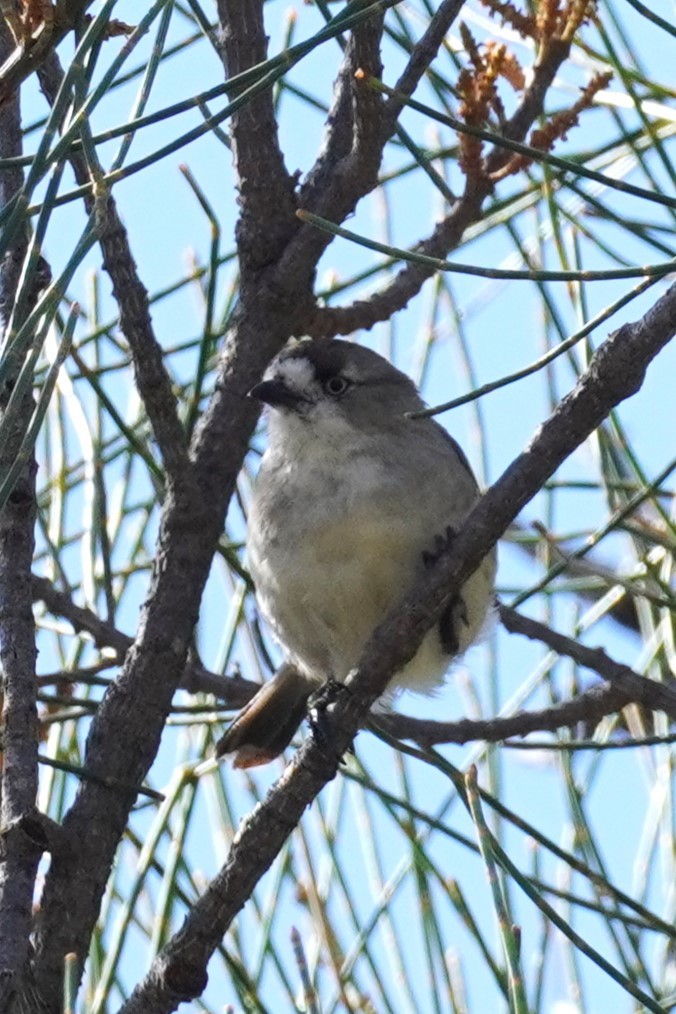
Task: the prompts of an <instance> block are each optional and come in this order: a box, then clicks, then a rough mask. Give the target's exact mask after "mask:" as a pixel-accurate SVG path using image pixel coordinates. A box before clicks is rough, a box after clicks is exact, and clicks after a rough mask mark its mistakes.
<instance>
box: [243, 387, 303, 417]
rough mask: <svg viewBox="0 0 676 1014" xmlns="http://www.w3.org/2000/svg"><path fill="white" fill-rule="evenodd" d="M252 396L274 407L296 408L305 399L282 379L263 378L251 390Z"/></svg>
mask: <svg viewBox="0 0 676 1014" xmlns="http://www.w3.org/2000/svg"><path fill="white" fill-rule="evenodd" d="M249 397H250V398H256V400H257V401H262V402H263V404H265V405H271V406H272V407H273V408H288V409H292V410H293V409H295V408H298V405H299V403H300V402H301V401H305V399H304V398H302V397H301V396H300V395H299V394H297V393H296V392H295V391H292V390H291V389H290V388H288V387H287V386H286V384H285V383H284V382H283V381H281V380H262V381H261V383H260V384H256V386H255V387H252V388H251V390H250V391H249Z"/></svg>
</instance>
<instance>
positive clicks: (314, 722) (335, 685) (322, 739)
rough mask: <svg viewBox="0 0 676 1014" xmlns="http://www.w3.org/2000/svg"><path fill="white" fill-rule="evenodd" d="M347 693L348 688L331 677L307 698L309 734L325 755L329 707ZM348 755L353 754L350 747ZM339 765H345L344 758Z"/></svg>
mask: <svg viewBox="0 0 676 1014" xmlns="http://www.w3.org/2000/svg"><path fill="white" fill-rule="evenodd" d="M349 693H351V691H350V689H349V687H346V686H345V684H344V683H340V682H339V681H338V680H335V679H333V677H329V679H327V681H326V682H325V683H323V684H322V685H321V687H320V688H319V690H316V691H315V693H313V694H311V695H310V697H309V698H308V702H307V720H308V724H309V726H310V733H311V735H312V738H313V739H314V741H315V743H316V744H317V746H318V747H319V749H320V750H321V751H322V752H323V753H326V750H327V747H328V746H329V743H330V740H331V734H330V730H331V727H330V722H329V709H330V707H331V705H333V704H335V703H336V701H337V700H338V698H339V697H341V696H342V695H343V694H349ZM348 753H354V749H353V747H352V746H350V748H349V750H348ZM340 763H341V764H344V763H345V758H344V757H341V758H340Z"/></svg>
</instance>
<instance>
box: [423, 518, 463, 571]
mask: <svg viewBox="0 0 676 1014" xmlns="http://www.w3.org/2000/svg"><path fill="white" fill-rule="evenodd" d="M455 535H456V531H455V528H453V527H452V525H446V529H445V531H444V534H443V535H435V536H434V549H425V550H423V555H422V558H423V563H424V564H425V566H426V567H428V568H429V567H433V566H434V564H435V563H436V562H437V560H438V559H439V557H440V556H443V554H444V553H446V552H447V551H448V550H449V549H450V546H451V543H452V542H453V539H454V538H455Z"/></svg>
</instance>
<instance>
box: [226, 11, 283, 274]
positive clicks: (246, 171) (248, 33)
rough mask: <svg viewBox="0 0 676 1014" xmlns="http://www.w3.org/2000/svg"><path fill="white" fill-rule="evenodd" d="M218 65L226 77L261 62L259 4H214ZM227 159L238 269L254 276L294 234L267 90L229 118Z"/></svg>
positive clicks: (265, 46)
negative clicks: (234, 197)
mask: <svg viewBox="0 0 676 1014" xmlns="http://www.w3.org/2000/svg"><path fill="white" fill-rule="evenodd" d="M216 6H217V10H218V17H219V20H220V24H221V37H222V40H223V63H224V66H225V70H226V73H227V74H228V75H229V76H230V77H234V76H235V75H236V74H239V73H241V72H242V71H244V70H248V69H249V68H250V67H254V66H255V65H256V64H259V63H263V62H264V61H265V60H266V59H267V50H268V44H267V37H266V35H265V25H264V21H263V4H262V3H261V2H259V0H245V2H243V0H217V5H216ZM231 135H232V154H233V159H234V163H235V170H236V173H237V179H238V188H239V206H240V216H239V221H238V223H237V228H236V237H237V249H238V253H239V258H240V265H241V267H242V268H243V269H244V270H245V273H246V271H247V270H249V269H250V270H260V269H261V268H264V267H265V266H266V265H267V264H271V263H274V262H275V261H276V260H277V259H278V257H279V256H280V254H281V252H282V250H283V249H284V248H285V246H286V245H287V243H288V241H289V237H290V236H291V235H292V234H293V233H294V232H296V231H297V230H298V222H297V220H296V218H295V211H296V200H295V195H294V185H295V184H294V180H293V178H292V177H291V176H290V175H289V173H288V172H287V169H286V166H285V164H284V157H283V155H282V152H281V149H280V147H279V140H278V135H277V120H276V118H275V112H274V107H273V97H272V90H271V89H270V88H267V89H265V90H264V91H262V92H260V93H259V94H258V95H256V96H255V97H254V98H253V99H252V100H251V101H249V102H247V103H245V104H244V105H243V106H242V107H241V108H240V109H238V110H237V112H236V113H235V114H234V116H233V117H232V121H231Z"/></svg>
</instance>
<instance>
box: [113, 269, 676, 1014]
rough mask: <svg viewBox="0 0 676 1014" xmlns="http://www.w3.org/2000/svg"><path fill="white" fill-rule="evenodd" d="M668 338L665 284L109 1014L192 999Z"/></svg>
mask: <svg viewBox="0 0 676 1014" xmlns="http://www.w3.org/2000/svg"><path fill="white" fill-rule="evenodd" d="M675 333H676V284H674V285H673V286H672V287H671V288H670V289H669V290H668V292H667V293H666V294H665V295H664V296H662V298H661V299H660V300H658V302H657V303H656V304H655V306H654V307H653V308H652V309H651V310H649V311H648V313H647V314H646V315H645V316H644V317H643V318H642V319H641V320H639V321H637V322H636V323H634V324H627V325H625V326H624V327H622V328H621V329H620V330H619V331H617V332H615V334H613V335H612V336H611V337H610V338H609V339H608V340H607V341H606V342H605V343H604V345H602V346H601V348H600V349H599V350H598V351H597V352H596V353H595V355H594V356H593V357H592V359H591V362H590V364H589V368H588V370H587V371H586V373H585V374H584V375H583V376H582V377H581V378H580V380H579V381H578V383H577V385H576V387H575V389H574V390H573V391H572V392H571V393H570V394H569V395H567V396H566V397H565V398H564V399H563V401H562V402H561V403H560V404H559V405H558V407H557V408H556V410H555V411H554V413H553V414H552V416H551V417H550V418H549V419H548V420H547V421H546V422H545V423H544V425H543V426H541V427H540V429H539V430H538V432H537V433H536V435H535V436H534V437H533V439H532V441H531V443H530V444H529V446H528V447H527V448H526V450H525V451H524V452H523V453H522V454H521V455H520V456H519V457H518V458H517V459H516V460H515V461H514V462H512V464H511V465H510V466H509V467H508V469H507V470H506V471H505V473H504V474H503V475H502V476H501V478H500V479H499V480H498V481H497V482H496V483H495V484H494V485H493V486H492V487H491V488H490V489H489V490H488V491H487V493H486V494H485V495H484V496H483V497H482V498H481V500H480V501H479V503H478V504H477V505H476V506H475V507H474V509H473V510H472V511H471V513H470V514H469V516H468V517H467V519H466V522H465V524H464V526H463V528H462V529H461V531H460V532H459V533H458V535H457V537H456V538H455V539H454V541H453V544H452V546H451V549H450V551H449V553H448V555H447V556H446V557H442V558H441V559H440V561H439V563H438V566H437V568H436V569H435V570H433V571H432V572H430V573H429V574H428V575H426V576H425V577H424V578H423V579H422V580H421V581H419V582H418V583H417V584H416V586H415V587H414V588H413V589H412V590H411V591H410V593H409V594H408V595H407V596H406V598H405V599H404V600H403V602H402V603H401V604H400V605H399V606H397V607H396V609H394V610H393V611H392V612H391V613H390V614H389V616H388V617H386V619H385V620H384V622H383V623H382V624H381V625H380V626H379V627H378V628H377V630H376V631H375V632H374V634H373V635H372V637H371V638H370V639H369V642H368V644H367V645H366V648H365V649H364V653H363V655H362V658H361V660H360V664H359V666H358V668H357V670H356V671H355V672H354V673H352V674H351V676H350V678H349V680H348V685H349V687H350V690H351V691H352V692H351V693H349V694H348V693H345V694H342V695H341V696H340V697H339V699H338V701H337V703H336V705H335V710H334V711H333V712H332V713H331V714H328V715H327V720H329V721H331V722H332V724H333V738H332V740H331V741H330V742H329V743H328V744H327V743H324V744H323V745H322V747H321V748H320V747H318V746H317V745H316V744H315V743H314V742H313V741H312V740H308V741H307V742H306V743H305V744H304V746H303V747H302V749H301V750H300V751H299V752H298V753H297V754H296V756H295V757H294V758H293V760H292V762H291V763H290V764H289V766H288V767H287V769H286V770H285V772H284V774H283V775H282V777H281V778H280V779H279V781H278V782H277V783H276V785H275V786H274V787H273V788H272V789H271V790H270V792H269V793H268V795H267V797H266V798H265V800H264V802H263V803H261V804H259V806H257V807H256V809H255V810H254V811H253V812H252V813H251V814H250V815H249V816H248V817H247V818H246V819H245V820H244V821H243V823H242V825H241V827H240V829H239V831H238V833H237V836H236V837H235V839H234V841H233V844H232V847H231V849H230V853H229V855H228V858H227V860H226V863H225V865H224V866H223V868H222V869H221V871H220V872H219V873H218V874H217V876H216V877H215V878H214V879H213V880H212V882H211V884H210V885H209V887H208V888H207V890H206V891H205V893H204V894H203V895H202V897H201V898H200V899H199V901H198V902H197V904H196V905H195V907H194V908H193V909H192V911H191V912H190V913H189V914H188V916H187V918H186V920H185V923H184V924H183V927H182V928H181V929H180V930H179V932H178V933H176V934H175V935H174V936H173V937H172V939H171V940H170V941H169V943H168V944H167V945H166V947H165V948H164V949H163V950H162V951H161V953H160V954H159V955H158V957H157V958H156V959H155V961H154V962H153V964H152V966H151V969H150V971H149V973H148V974H147V976H146V977H145V978H144V980H143V981H142V982H141V983H140V984H139V985H138V986H137V988H136V989H135V990H134V992H133V994H132V996H131V997H130V999H129V1000H128V1001H127V1003H126V1004H124V1005H123V1007H122V1009H121V1014H166V1012H168V1011H172V1010H175V1009H176V1007H177V1006H178V1004H179V1003H180V1002H181V1001H185V1000H189V999H191V998H193V997H195V996H197V995H198V994H199V993H200V992H201V990H202V989H203V987H204V985H205V982H206V966H207V963H208V961H209V958H210V957H211V954H212V953H213V951H214V950H215V948H216V947H217V946H218V944H219V943H220V941H221V939H222V937H223V934H224V933H225V931H226V929H227V928H228V926H229V925H230V923H231V922H232V920H233V919H234V917H235V916H236V914H237V913H238V912H239V911H240V909H241V908H242V906H243V905H244V904H245V902H246V900H247V898H248V897H249V896H250V894H251V892H252V891H253V889H254V887H255V885H256V884H257V882H258V881H259V880H260V878H261V877H262V875H263V874H264V873H265V871H266V870H267V869H268V868H269V867H270V865H271V864H272V862H273V860H274V859H275V857H276V856H277V854H278V853H279V850H280V849H281V848H282V846H283V844H284V842H285V841H286V840H287V838H288V837H289V835H290V834H291V831H292V830H293V828H294V827H295V826H296V824H297V823H298V821H299V820H300V818H301V816H302V814H303V812H304V810H305V808H306V807H307V806H308V805H309V804H310V803H311V802H312V800H313V799H314V798H315V796H316V795H317V794H318V792H319V791H320V790H321V789H322V788H323V786H324V785H325V784H326V783H327V782H328V781H329V780H330V779H331V778H333V777H334V776H335V773H336V770H337V766H338V758H339V757H341V756H343V754H344V753H345V751H346V750H347V749H348V747H349V746H350V744H351V742H352V739H353V737H354V735H355V733H356V731H357V729H358V728H359V725H360V724H361V723H362V722H363V718H364V715H365V714H366V713H367V711H368V709H369V708H370V707H371V705H372V704H373V702H374V701H375V700H376V698H377V697H378V696H379V695H380V694H381V693H382V691H383V690H384V688H385V687H386V685H387V683H388V681H389V679H390V677H391V674H392V673H393V672H395V671H396V670H397V669H399V668H401V667H402V666H403V665H404V664H405V663H406V662H407V661H408V660H409V659H410V658H412V657H413V655H414V654H415V652H416V650H417V648H418V646H419V645H420V643H421V642H422V639H423V637H424V636H425V633H426V632H427V630H429V629H430V628H431V626H432V625H433V623H434V622H436V621H437V620H438V618H439V616H440V615H441V613H442V611H443V609H444V608H445V607H446V605H447V604H448V602H449V601H450V600H451V598H452V596H453V595H454V594H455V593H456V590H457V589H458V588H460V587H461V586H462V583H463V582H464V581H465V580H466V578H467V577H468V576H469V575H470V574H471V573H473V571H474V570H475V569H476V567H477V566H478V564H479V563H480V562H481V560H482V558H483V557H484V555H485V554H486V553H487V552H488V551H489V549H490V548H491V547H492V546H494V545H495V543H496V542H497V540H498V539H499V537H500V535H501V534H502V533H503V532H504V531H505V530H506V529H507V527H508V525H509V524H510V523H511V522H512V521H513V520H514V518H515V517H516V516H517V514H518V513H519V511H520V510H521V509H522V508H523V506H524V505H525V504H526V503H527V502H528V501H529V500H530V499H531V498H532V497H533V496H534V495H535V494H536V493H537V492H538V490H539V489H540V488H541V486H542V485H543V483H544V482H545V481H546V480H547V479H548V478H549V477H550V476H551V475H552V474H553V472H555V471H556V469H557V468H558V467H559V466H560V465H561V464H562V463H563V461H565V459H566V457H568V455H570V454H571V453H572V452H573V451H574V450H575V449H576V448H577V447H578V446H579V445H580V444H581V443H582V442H583V441H584V440H585V439H587V437H589V435H590V434H591V433H593V432H594V430H595V429H596V428H597V427H598V426H599V424H600V423H601V421H602V420H603V419H604V418H605V416H606V415H608V413H609V412H610V411H611V410H612V409H613V408H614V407H615V406H616V405H617V404H619V403H620V402H621V401H622V400H624V399H625V398H627V397H629V396H630V395H632V394H634V393H635V392H636V391H637V390H638V389H639V388H640V386H641V384H642V381H643V377H644V375H645V371H646V369H647V367H648V364H649V363H650V362H651V360H652V359H653V358H654V357H655V356H656V355H657V354H658V353H659V351H660V350H661V349H662V348H663V347H664V346H665V345H666V344H667V342H668V341H669V340H670V339H671V337H672V336H673V335H674V334H675ZM330 752H332V754H333V757H334V759H333V760H332V759H331V757H330V756H329V753H330Z"/></svg>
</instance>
